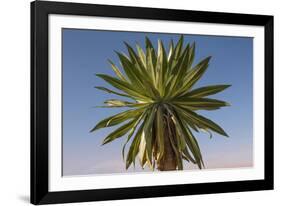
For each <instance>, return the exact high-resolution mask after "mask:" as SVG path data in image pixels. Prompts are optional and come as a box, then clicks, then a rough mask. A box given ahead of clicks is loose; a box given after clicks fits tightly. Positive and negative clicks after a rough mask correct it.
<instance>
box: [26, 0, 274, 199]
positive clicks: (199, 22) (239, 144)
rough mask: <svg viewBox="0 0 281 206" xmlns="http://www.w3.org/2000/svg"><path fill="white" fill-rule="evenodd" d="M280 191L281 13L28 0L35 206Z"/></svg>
mask: <svg viewBox="0 0 281 206" xmlns="http://www.w3.org/2000/svg"><path fill="white" fill-rule="evenodd" d="M269 189H273V16H265V15H250V14H232V13H217V12H202V11H186V10H170V9H156V8H136V7H124V6H105V5H92V4H78V3H63V2H44V1H35V2H32V3H31V203H33V204H49V203H66V202H79V201H97V200H114V199H125V198H145V197H162V196H174V195H192V194H209V193H225V192H239V191H252V190H269Z"/></svg>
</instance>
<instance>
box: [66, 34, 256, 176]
mask: <svg viewBox="0 0 281 206" xmlns="http://www.w3.org/2000/svg"><path fill="white" fill-rule="evenodd" d="M145 36H148V37H149V38H150V39H151V41H152V42H153V44H154V46H155V47H156V46H157V40H158V39H162V40H163V41H164V45H165V46H166V47H167V46H168V43H169V41H170V39H173V40H174V41H177V40H178V38H179V35H178V34H157V33H142V32H116V31H114V32H112V31H96V30H76V29H64V30H63V175H87V174H101V173H123V172H141V171H143V170H142V169H141V168H140V167H139V166H138V164H137V166H136V168H133V167H131V168H130V169H129V170H127V171H126V170H125V163H124V162H123V160H122V155H121V149H122V145H123V143H124V141H125V138H120V139H118V140H116V141H114V142H112V143H109V144H107V145H104V146H101V143H102V140H103V139H104V137H106V135H107V134H109V133H110V131H112V130H113V129H114V128H115V127H111V128H106V129H101V130H97V131H96V132H94V133H89V130H90V129H91V128H93V127H94V126H95V125H96V123H98V122H99V121H100V120H101V119H104V118H106V117H108V116H110V115H113V114H116V113H118V112H120V111H121V109H120V108H117V109H116V108H115V109H108V108H95V106H97V105H102V103H103V101H104V100H106V99H110V98H112V97H113V96H112V95H110V94H107V93H105V92H102V91H99V90H97V89H95V88H94V86H106V87H109V86H108V84H106V83H105V82H104V81H102V80H101V79H99V78H98V77H96V76H95V74H96V73H104V74H110V75H114V73H113V72H112V70H111V68H110V65H109V64H108V61H107V59H111V60H112V61H113V62H115V63H116V64H117V65H119V61H118V58H117V56H116V54H115V52H114V50H116V51H122V52H125V53H127V52H126V48H125V46H124V43H123V41H126V42H128V43H129V44H131V45H134V44H135V43H136V42H137V43H139V44H140V45H141V46H142V47H143V48H144V38H145ZM184 37H185V42H196V55H195V62H198V61H200V60H201V59H202V58H204V57H207V56H209V55H211V56H212V59H211V62H210V66H209V68H208V70H207V72H206V73H205V75H204V76H203V77H202V78H201V80H200V81H199V82H198V83H197V84H196V85H195V87H194V88H196V87H199V86H204V85H209V84H231V85H232V86H231V87H230V88H228V89H227V90H225V91H223V92H222V93H219V94H216V95H215V96H214V98H218V99H222V100H225V101H227V102H229V103H230V104H231V106H230V107H226V108H222V109H220V110H215V111H202V112H200V113H201V114H203V115H205V116H206V117H208V118H210V119H212V120H214V121H215V122H217V123H218V124H219V125H220V126H222V127H223V128H224V129H225V131H226V132H227V133H228V134H229V138H225V137H223V136H220V135H218V134H215V133H214V134H213V138H212V139H210V138H209V135H208V134H205V133H200V134H199V133H195V135H196V137H197V139H198V142H199V145H200V148H201V152H202V154H203V158H204V161H205V165H206V168H207V169H218V168H236V167H251V166H252V165H253V162H252V158H253V155H252V153H253V131H252V130H253V125H252V124H253V121H252V120H253V86H252V85H253V41H252V38H246V37H241V38H240V37H224V36H202V35H184ZM114 97H116V96H114ZM185 169H196V167H194V166H193V165H191V164H185ZM144 171H148V170H144Z"/></svg>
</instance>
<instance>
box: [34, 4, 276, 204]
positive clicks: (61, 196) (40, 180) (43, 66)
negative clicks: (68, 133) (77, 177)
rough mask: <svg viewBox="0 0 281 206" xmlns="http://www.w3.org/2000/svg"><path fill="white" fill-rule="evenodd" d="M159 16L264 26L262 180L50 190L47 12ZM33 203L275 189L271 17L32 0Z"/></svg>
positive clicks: (169, 18) (140, 17)
mask: <svg viewBox="0 0 281 206" xmlns="http://www.w3.org/2000/svg"><path fill="white" fill-rule="evenodd" d="M49 14H66V15H82V16H103V17H120V18H134V19H155V20H169V21H189V22H205V23H220V24H221V23H222V24H237V25H257V26H264V28H265V39H264V40H265V45H264V46H265V47H264V48H265V49H264V57H265V64H264V69H265V79H264V81H265V121H264V125H265V134H264V141H265V146H264V154H265V157H264V158H265V167H264V173H265V178H264V179H263V180H250V181H232V182H218V183H200V184H183V185H165V186H148V187H133V188H116V189H95V190H79V191H61V192H49V190H48V181H49V180H48V169H49V167H48V121H49V119H48V99H49V97H48V80H49V79H48V78H49V77H48V15H49ZM30 169H31V182H30V184H31V198H30V199H31V203H33V204H50V203H67V202H81V201H98V200H115V199H131V198H146V197H163V196H176V195H194V194H210V193H226V192H241V191H253V190H271V189H273V183H274V182H273V16H265V15H250V14H233V13H218V12H203V11H187V10H171V9H156V8H137V7H125V6H106V5H93V4H80V3H63V2H45V1H34V2H32V3H31V168H30Z"/></svg>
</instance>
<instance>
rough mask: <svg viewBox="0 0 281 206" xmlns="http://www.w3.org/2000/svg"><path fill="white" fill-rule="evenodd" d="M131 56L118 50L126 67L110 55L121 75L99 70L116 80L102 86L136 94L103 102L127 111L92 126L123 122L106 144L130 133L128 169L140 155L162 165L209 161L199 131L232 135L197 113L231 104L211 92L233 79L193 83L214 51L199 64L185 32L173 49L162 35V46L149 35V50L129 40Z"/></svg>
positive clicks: (145, 160)
mask: <svg viewBox="0 0 281 206" xmlns="http://www.w3.org/2000/svg"><path fill="white" fill-rule="evenodd" d="M125 44H126V47H127V50H128V56H127V55H126V54H124V53H119V52H116V53H117V55H118V57H119V59H120V62H121V66H122V69H123V72H122V70H120V69H119V68H118V67H117V66H116V65H115V64H114V63H113V62H111V61H109V62H110V64H111V67H112V69H113V71H114V72H115V74H116V76H115V77H113V76H109V75H105V74H97V76H98V77H100V78H102V79H103V80H105V81H106V82H107V83H109V84H110V85H111V86H113V87H114V88H116V89H117V91H113V90H111V89H109V88H105V87H96V88H97V89H100V90H103V91H105V92H108V93H111V94H113V95H117V96H120V97H122V98H123V99H124V98H127V99H130V100H126V101H125V100H122V99H109V100H107V101H105V102H104V103H105V106H103V107H109V108H111V107H127V108H128V110H125V111H123V112H121V113H118V114H116V115H114V116H111V117H108V118H106V119H104V120H102V121H100V122H99V123H98V124H97V125H96V126H95V127H94V128H93V129H92V130H91V132H93V131H95V130H97V129H100V128H104V127H111V126H115V125H119V124H122V125H121V126H120V127H118V128H117V129H116V130H114V131H113V132H111V133H110V134H109V135H108V136H107V137H106V138H105V139H104V140H103V145H104V144H107V143H109V142H111V141H114V140H116V139H117V138H121V137H124V136H125V137H126V141H125V143H124V146H123V149H122V155H123V158H124V153H125V147H126V145H127V143H130V147H129V149H128V152H127V155H126V169H127V168H129V166H130V165H131V164H132V163H133V164H134V165H135V159H136V157H137V156H138V158H139V161H140V165H141V166H142V167H143V168H144V167H145V166H146V165H147V166H149V167H150V168H151V169H155V167H156V168H157V169H158V170H160V171H166V170H182V169H183V160H186V161H187V162H191V163H194V164H197V165H198V167H199V168H200V169H201V168H202V167H204V163H203V158H202V154H201V152H200V148H199V145H198V142H197V140H196V138H195V137H194V135H193V133H194V132H199V131H205V132H208V133H210V135H211V131H213V132H216V133H218V134H220V135H223V136H228V135H227V134H226V132H225V131H224V130H223V129H222V128H221V127H220V126H219V125H217V124H216V123H214V122H213V121H212V120H210V119H207V118H206V117H203V116H201V115H200V114H198V113H197V111H199V110H216V109H220V108H221V107H224V106H228V105H229V104H228V103H226V102H224V101H220V100H216V99H213V98H209V97H208V96H210V95H213V94H216V93H218V92H221V91H222V90H224V89H226V88H228V87H229V86H230V85H211V86H205V87H200V88H196V89H193V87H194V85H195V83H196V82H197V81H198V80H199V79H200V78H201V77H202V75H203V74H204V73H205V71H206V69H207V67H208V65H209V62H210V59H211V57H207V58H205V59H203V60H202V61H200V62H199V63H198V64H194V63H193V60H194V55H195V43H193V44H192V45H190V44H187V45H186V46H185V45H184V38H183V36H181V37H180V38H179V40H178V42H177V43H176V45H174V43H173V41H172V40H171V42H170V45H169V49H168V51H166V50H165V48H164V45H163V42H162V41H161V40H158V51H156V50H155V49H154V47H153V45H152V43H151V41H150V40H149V39H148V38H146V40H145V47H146V48H145V51H144V50H143V49H142V48H141V47H140V46H139V45H138V44H137V45H136V50H134V49H133V48H132V47H131V46H130V45H129V44H127V43H125Z"/></svg>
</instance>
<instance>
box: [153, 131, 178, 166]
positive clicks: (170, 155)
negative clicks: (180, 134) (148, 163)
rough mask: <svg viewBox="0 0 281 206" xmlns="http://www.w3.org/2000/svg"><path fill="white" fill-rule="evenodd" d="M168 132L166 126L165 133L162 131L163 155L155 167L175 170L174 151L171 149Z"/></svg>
mask: <svg viewBox="0 0 281 206" xmlns="http://www.w3.org/2000/svg"><path fill="white" fill-rule="evenodd" d="M168 135H169V132H168V128H167V127H166V128H165V133H164V149H165V152H164V155H163V157H162V159H161V160H159V161H157V169H158V170H159V171H171V170H176V169H177V166H176V161H177V160H176V155H175V152H174V151H173V148H172V145H171V141H170V138H169V136H168Z"/></svg>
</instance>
